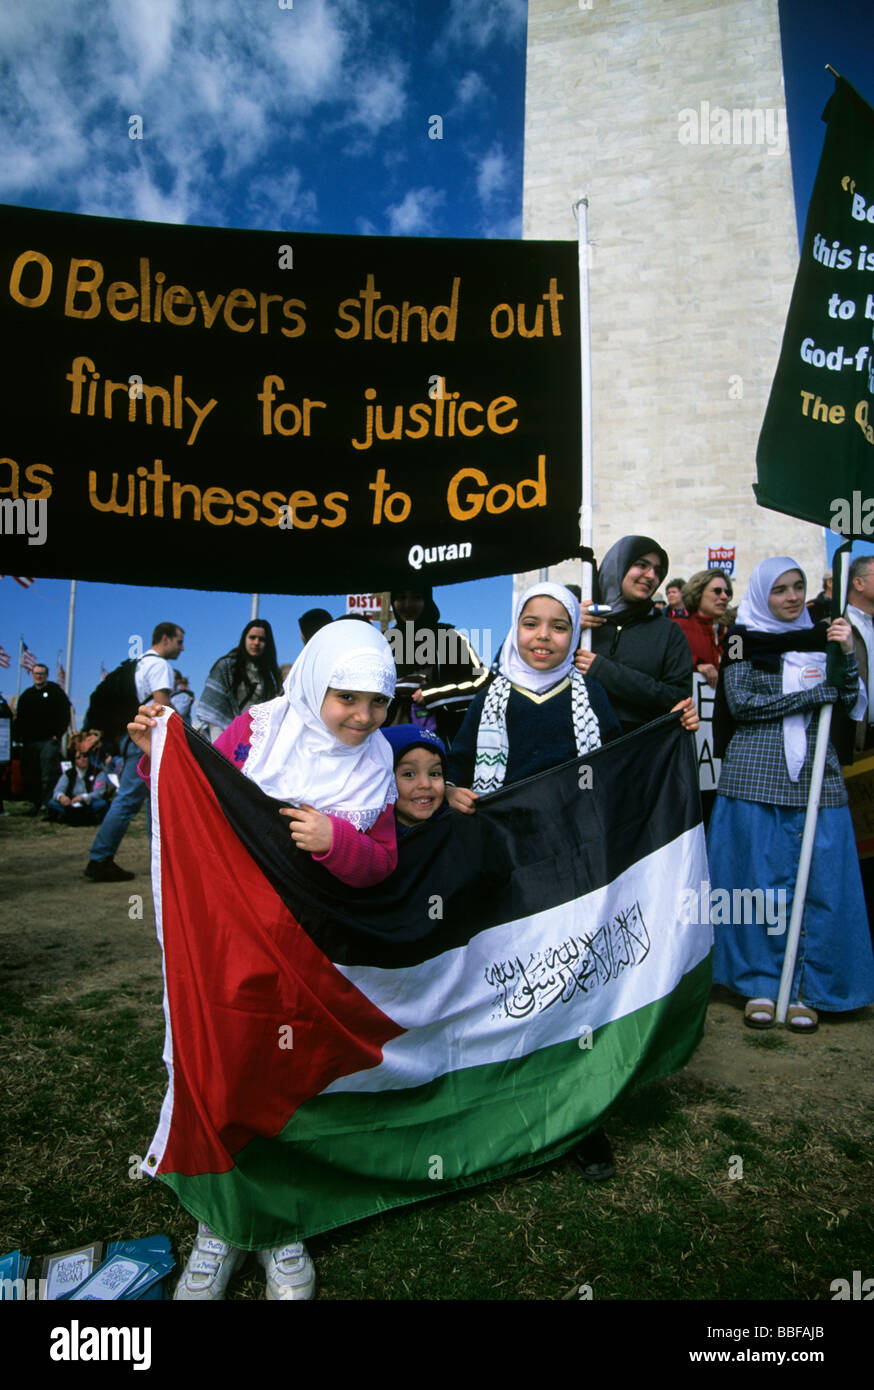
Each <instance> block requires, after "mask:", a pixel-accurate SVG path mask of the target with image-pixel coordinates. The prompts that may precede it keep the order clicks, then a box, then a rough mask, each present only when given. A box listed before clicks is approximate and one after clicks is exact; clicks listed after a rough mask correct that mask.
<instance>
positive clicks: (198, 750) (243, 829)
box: [186, 715, 701, 969]
mask: <svg viewBox="0 0 874 1390" xmlns="http://www.w3.org/2000/svg"><path fill="white" fill-rule="evenodd" d="M186 737H187V740H188V747H189V749H190V752H191V754H192V755H193V757H194V758H195V760H196V761H197V763H198V764H199V765H200V767H201V769H202V770H203V772H204V775H205V776H206V777H207V779H208V781H209V782H210V784H211V787H212V789H213V792H214V794H215V796H216V798H217V800H218V803H219V805H220V807H221V810H222V812H223V814H224V816H225V818H226V819H227V821H228V823H229V825H230V826H231V828H232V829H233V831H234V833H235V834H236V836H237V837H238V839H239V841H240V842H241V845H242V846H243V847H244V848H245V850H246V851H247V852H248V853H249V854H250V855H251V857H252V858H253V859H254V860H255V862H256V863H257V864H258V866H259V868H260V869H261V871H262V872H263V873H264V875H265V876H266V878H267V879H268V880H269V882H270V883H271V884H272V886H273V888H274V889H275V890H276V892H277V893H278V894H279V896H280V897H281V898H282V899H283V901H284V902H285V903H286V905H287V906H288V908H289V909H290V911H291V912H292V913H293V914H294V916H295V917H296V918H297V920H298V921H299V922H300V924H301V926H302V927H303V928H304V930H305V931H306V932H307V933H308V934H309V935H310V937H311V938H312V940H313V941H314V942H315V944H316V945H317V946H318V947H319V949H320V950H321V951H323V952H324V953H325V955H326V956H327V957H328V958H329V959H330V960H332V961H334V962H335V963H336V964H338V965H374V966H381V967H383V968H386V969H391V968H393V967H407V966H410V965H416V964H418V963H419V962H421V961H424V960H429V959H431V958H432V957H434V956H438V955H440V954H442V953H443V952H444V951H447V950H450V949H452V948H454V947H458V946H463V945H465V944H466V943H467V942H468V941H469V940H470V939H471V938H472V937H473V936H475V935H476V934H477V933H478V932H481V931H484V930H486V929H487V928H490V927H494V926H497V925H499V924H501V923H502V922H509V921H514V920H515V919H517V918H521V917H526V916H529V915H532V914H534V913H537V912H543V911H545V910H546V909H548V908H553V907H558V906H560V905H561V904H562V903H565V902H571V901H573V900H574V899H576V898H578V897H582V896H583V895H584V894H586V893H590V892H592V891H593V890H594V889H597V888H601V887H603V886H604V885H606V884H608V883H611V882H612V881H613V880H614V879H616V878H618V877H619V876H620V874H622V873H623V872H624V871H625V870H626V869H628V868H630V867H631V865H632V864H634V863H636V862H637V861H638V860H640V859H642V858H644V857H645V856H646V855H649V854H651V853H653V852H654V851H655V850H657V849H659V848H660V847H661V846H663V845H666V844H669V843H670V842H671V841H672V840H674V839H676V838H677V837H678V836H679V835H681V834H682V833H683V832H684V831H686V830H688V829H690V828H691V827H692V826H694V825H696V824H698V823H699V822H700V820H701V801H700V796H699V792H698V777H697V765H696V759H695V746H694V740H693V739H692V738H691V737H690V736H689V735H688V734H687V733H686V732H685V731H684V730H683V729H681V727H680V725H679V722H678V720H677V718H676V716H670V715H668V716H664V717H663V718H661V719H658V720H655V721H654V722H653V723H651V724H647V725H645V726H644V727H643V728H642V729H641V730H639V731H638V732H636V733H634V734H629V735H627V736H626V737H624V738H621V739H617V740H616V741H615V742H614V743H609V744H607V745H606V746H605V747H603V748H600V749H598V750H597V751H596V752H594V753H589V754H586V755H585V757H584V758H579V759H576V760H574V761H573V762H571V763H564V764H563V765H562V766H560V767H556V768H552V769H550V771H548V772H544V773H541V774H540V775H539V776H537V777H531V778H528V779H527V780H526V781H524V782H517V783H514V784H513V785H512V786H510V787H507V788H505V789H503V790H502V791H499V792H495V793H493V794H492V795H491V796H488V797H483V798H482V799H481V800H480V802H479V804H478V809H477V811H476V814H475V815H473V816H465V815H462V814H460V813H459V812H455V811H450V812H449V813H448V814H446V815H444V816H441V817H440V818H439V819H438V820H436V821H434V822H430V823H426V824H424V825H422V826H421V827H420V828H417V829H416V830H414V831H413V832H412V834H410V835H409V836H408V837H407V838H406V839H404V840H403V841H402V842H401V844H400V845H399V854H398V867H397V870H396V871H395V873H394V874H393V875H392V876H391V877H390V878H388V879H386V880H385V881H384V882H383V883H381V884H378V885H376V886H375V887H373V888H350V887H348V886H347V885H345V884H343V883H341V882H340V881H339V879H336V878H334V876H333V875H332V874H330V873H329V872H328V871H327V869H324V868H323V867H322V866H321V865H320V864H317V863H316V862H315V861H314V860H313V859H312V858H311V856H310V855H309V854H307V853H305V852H304V851H302V850H299V849H297V848H296V846H295V845H294V843H293V842H292V840H291V836H290V833H289V830H288V823H287V821H286V819H285V817H281V816H280V815H279V814H278V809H279V807H280V806H281V805H283V804H285V803H282V802H278V801H275V800H273V798H271V797H268V796H266V795H265V794H264V793H263V792H262V791H261V790H260V788H258V787H257V786H255V784H254V783H253V782H251V781H250V780H249V779H248V778H247V777H244V776H243V774H242V773H241V772H239V771H238V769H237V768H235V767H234V766H233V765H232V764H231V763H230V762H228V761H227V759H226V758H224V757H223V756H222V755H221V754H220V753H218V752H216V750H215V749H214V748H213V747H212V746H211V745H210V744H209V743H207V742H206V741H205V740H204V739H203V738H201V737H200V736H199V735H197V734H195V733H193V732H192V731H191V730H189V729H186ZM437 900H439V912H442V916H439V915H438V909H437V907H436V905H435V904H436V901H437Z"/></svg>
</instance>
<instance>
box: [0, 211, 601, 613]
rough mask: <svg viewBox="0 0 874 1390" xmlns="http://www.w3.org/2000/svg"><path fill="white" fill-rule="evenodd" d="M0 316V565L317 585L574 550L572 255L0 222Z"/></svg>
mask: <svg viewBox="0 0 874 1390" xmlns="http://www.w3.org/2000/svg"><path fill="white" fill-rule="evenodd" d="M0 317H2V329H3V338H4V342H5V344H6V348H7V353H6V366H5V391H4V397H5V402H4V412H3V421H2V426H0V502H2V507H0V521H2V529H3V532H4V544H5V546H6V553H7V562H8V565H9V566H11V567H12V568H15V567H16V565H19V566H20V565H24V566H25V569H23V570H22V573H24V572H25V570H26V569H33V568H37V569H38V572H39V573H40V574H41V575H46V576H57V577H60V576H66V575H77V576H79V577H82V578H86V579H102V580H114V581H120V582H124V583H131V584H145V583H152V582H154V579H155V575H156V572H157V571H160V576H161V582H162V583H163V584H166V585H181V586H195V587H201V588H210V589H229V590H250V589H251V590H257V591H258V592H274V593H312V592H324V591H325V585H326V584H327V583H328V582H330V584H331V586H332V591H333V592H336V593H342V592H344V591H351V590H353V589H355V588H356V587H357V586H359V585H360V584H361V582H362V580H364V581H365V582H366V583H367V584H368V585H369V586H370V588H371V589H372V590H373V591H377V590H382V589H388V588H391V587H400V586H401V585H404V584H410V585H413V586H419V587H421V586H423V585H430V584H435V583H436V584H440V583H452V582H455V581H458V580H463V579H476V578H479V577H482V576H485V575H490V574H500V573H505V572H507V571H508V570H510V569H513V568H517V569H532V568H538V567H541V566H545V565H547V564H550V563H552V562H554V561H557V560H559V559H561V558H562V557H566V556H569V555H572V554H574V553H578V548H579V509H580V463H579V459H580V407H579V391H580V357H579V306H578V272H577V248H576V244H575V243H565V242H533V241H525V242H522V241H518V242H515V241H481V242H480V241H460V240H431V239H425V238H397V237H393V238H392V237H350V236H317V235H304V234H298V233H294V234H291V233H279V232H277V233H271V232H245V231H228V230H221V229H214V228H202V227H177V226H165V225H162V224H157V223H143V222H126V221H120V220H114V219H107V218H95V217H79V216H71V215H65V214H59V213H49V212H37V211H33V210H31V209H26V208H13V207H6V208H2V209H0ZM158 557H160V559H159V558H158Z"/></svg>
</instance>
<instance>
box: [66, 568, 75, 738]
mask: <svg viewBox="0 0 874 1390" xmlns="http://www.w3.org/2000/svg"><path fill="white" fill-rule="evenodd" d="M75 625H76V581H75V579H71V580H70V608H69V611H68V613H67V699H68V700H69V701H70V723H71V724H72V726H73V728H74V729H75V727H76V725H75V720H74V718H73V697H72V695H71V694H70V692H71V690H72V689H73V628H74V627H75Z"/></svg>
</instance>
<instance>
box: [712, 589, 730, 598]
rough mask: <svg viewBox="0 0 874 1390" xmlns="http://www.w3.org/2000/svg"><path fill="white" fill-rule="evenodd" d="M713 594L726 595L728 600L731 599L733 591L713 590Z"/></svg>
mask: <svg viewBox="0 0 874 1390" xmlns="http://www.w3.org/2000/svg"><path fill="white" fill-rule="evenodd" d="M710 592H711V594H716V595H719V594H725V597H726V598H731V589H711V590H710Z"/></svg>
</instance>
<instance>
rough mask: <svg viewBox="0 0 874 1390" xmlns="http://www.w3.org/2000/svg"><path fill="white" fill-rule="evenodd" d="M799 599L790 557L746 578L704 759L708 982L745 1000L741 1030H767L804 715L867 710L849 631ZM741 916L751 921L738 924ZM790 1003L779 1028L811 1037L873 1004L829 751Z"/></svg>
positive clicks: (848, 836) (808, 759) (785, 908)
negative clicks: (712, 793)
mask: <svg viewBox="0 0 874 1390" xmlns="http://www.w3.org/2000/svg"><path fill="white" fill-rule="evenodd" d="M805 593H806V580H805V576H804V573H803V571H802V570H801V568H800V566H799V565H797V564H796V562H795V561H794V560H792V559H791V558H790V557H789V556H788V555H781V556H777V557H776V558H775V559H772V560H764V561H762V563H761V564H760V565H757V566H756V568H755V569H754V570H753V573H752V575H751V576H750V584H749V589H748V591H747V595H746V597H745V598H744V600H743V602H742V603H741V605H740V608H739V609H738V622H737V625H736V626H735V627H733V628H731V629H730V630H729V632H728V634H727V637H726V640H725V656H724V658H723V665H722V667H721V668H720V673H719V686H718V688H717V701H716V749H715V751H716V753H717V755H720V754H721V755H722V772H721V775H720V780H719V788H718V794H717V797H716V804H715V806H714V810H713V815H712V818H711V821H710V828H709V832H708V837H707V839H708V853H709V857H710V875H711V888H712V897H711V906H712V917H713V922H714V934H715V941H716V944H715V957H714V971H713V975H714V980H715V981H716V982H717V983H719V984H723V985H727V986H728V987H729V988H730V989H733V990H736V991H737V992H738V993H739V994H743V995H745V996H746V997H747V999H748V1003H747V1005H746V1010H745V1014H744V1021H745V1023H746V1024H747V1025H748V1027H751V1028H770V1027H772V1026H773V1024H774V1022H775V1013H776V1005H775V1000H776V997H777V993H778V989H779V981H780V974H781V971H782V965H783V955H784V950H785V945H786V928H787V927H788V922H789V915H790V913H791V908H792V896H793V890H794V885H795V879H796V875H797V870H798V860H799V854H800V849H801V834H802V830H803V826H804V815H805V807H806V805H807V797H808V791H809V788H810V779H811V770H812V764H813V750H814V744H815V738H816V726H817V720H814V719H812V718H811V715H812V713H813V711H814V710H815V709H817V708H818V707H819V706H821V705H823V704H836V705H838V710H837V712H836V715H837V719H840V717H841V711H843V713H844V714H846V715H849V716H851V717H853V718H859V717H860V714H859V710H860V709H861V710H862V711H863V712H864V708H865V703H866V699H865V692H864V687H861V688H860V682H859V674H858V665H857V663H856V657H855V652H854V649H853V639H852V631H851V629H850V626H849V624H848V623H847V622H846V621H845V620H844V619H843V618H837V619H835V621H834V622H832V623H831V624H828V623H826V622H821V623H817V624H816V625H814V624H813V623H812V622H811V618H810V615H809V613H808V612H807V609H806V608H805V605H804V599H805ZM827 642H834V643H836V644H837V645H838V646H839V647H840V649H841V652H842V653H843V662H842V663H839V664H836V667H835V670H834V674H832V673H831V672H827V660H826V643H827ZM838 682H839V683H838ZM837 719H836V721H835V722H837ZM750 890H752V891H753V894H754V895H755V894H756V892H757V890H762V892H761V893H760V894H759V901H758V905H757V902H756V897H755V896H754V897H753V907H754V912H753V913H751V912H750V910H749V906H748V903H749V898H750ZM741 895H743V896H741ZM740 908H742V909H743V910H742V911H740V910H739V909H740ZM751 915H755V916H756V917H758V918H760V920H759V921H756V922H750V921H748V920H741V919H742V918H743V919H748V918H749V917H750V916H751ZM791 998H792V1000H793V1001H794V1003H793V1004H792V1005H791V1007H790V1009H789V1011H788V1015H787V1025H788V1027H789V1028H790V1029H791V1030H792V1031H794V1032H797V1033H801V1032H812V1031H813V1030H814V1029H815V1028H816V1027H817V1023H818V1018H817V1010H823V1011H830V1012H844V1011H847V1010H850V1009H858V1008H862V1007H864V1006H865V1005H866V1004H870V1003H872V1002H874V959H872V953H871V939H870V936H869V932H868V922H867V916H866V912H865V901H864V897H863V894H862V884H861V878H860V875H859V863H858V858H857V855H856V846H855V840H854V836H853V827H852V822H851V820H850V814H849V811H848V808H847V792H846V788H845V787H844V782H843V778H842V776H841V769H840V763H839V760H838V756H837V753H836V751H835V749H834V747H832V746H829V749H828V753H827V757H826V768H825V777H824V780H823V786H822V795H821V799H820V811H819V817H818V820H817V827H816V839H815V843H814V850H813V860H812V864H811V871H810V881H809V883H808V889H807V897H806V903H805V909H804V918H803V922H802V930H801V940H800V943H799V949H798V957H797V961H796V966H795V974H794V977H793V982H792V992H791Z"/></svg>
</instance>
